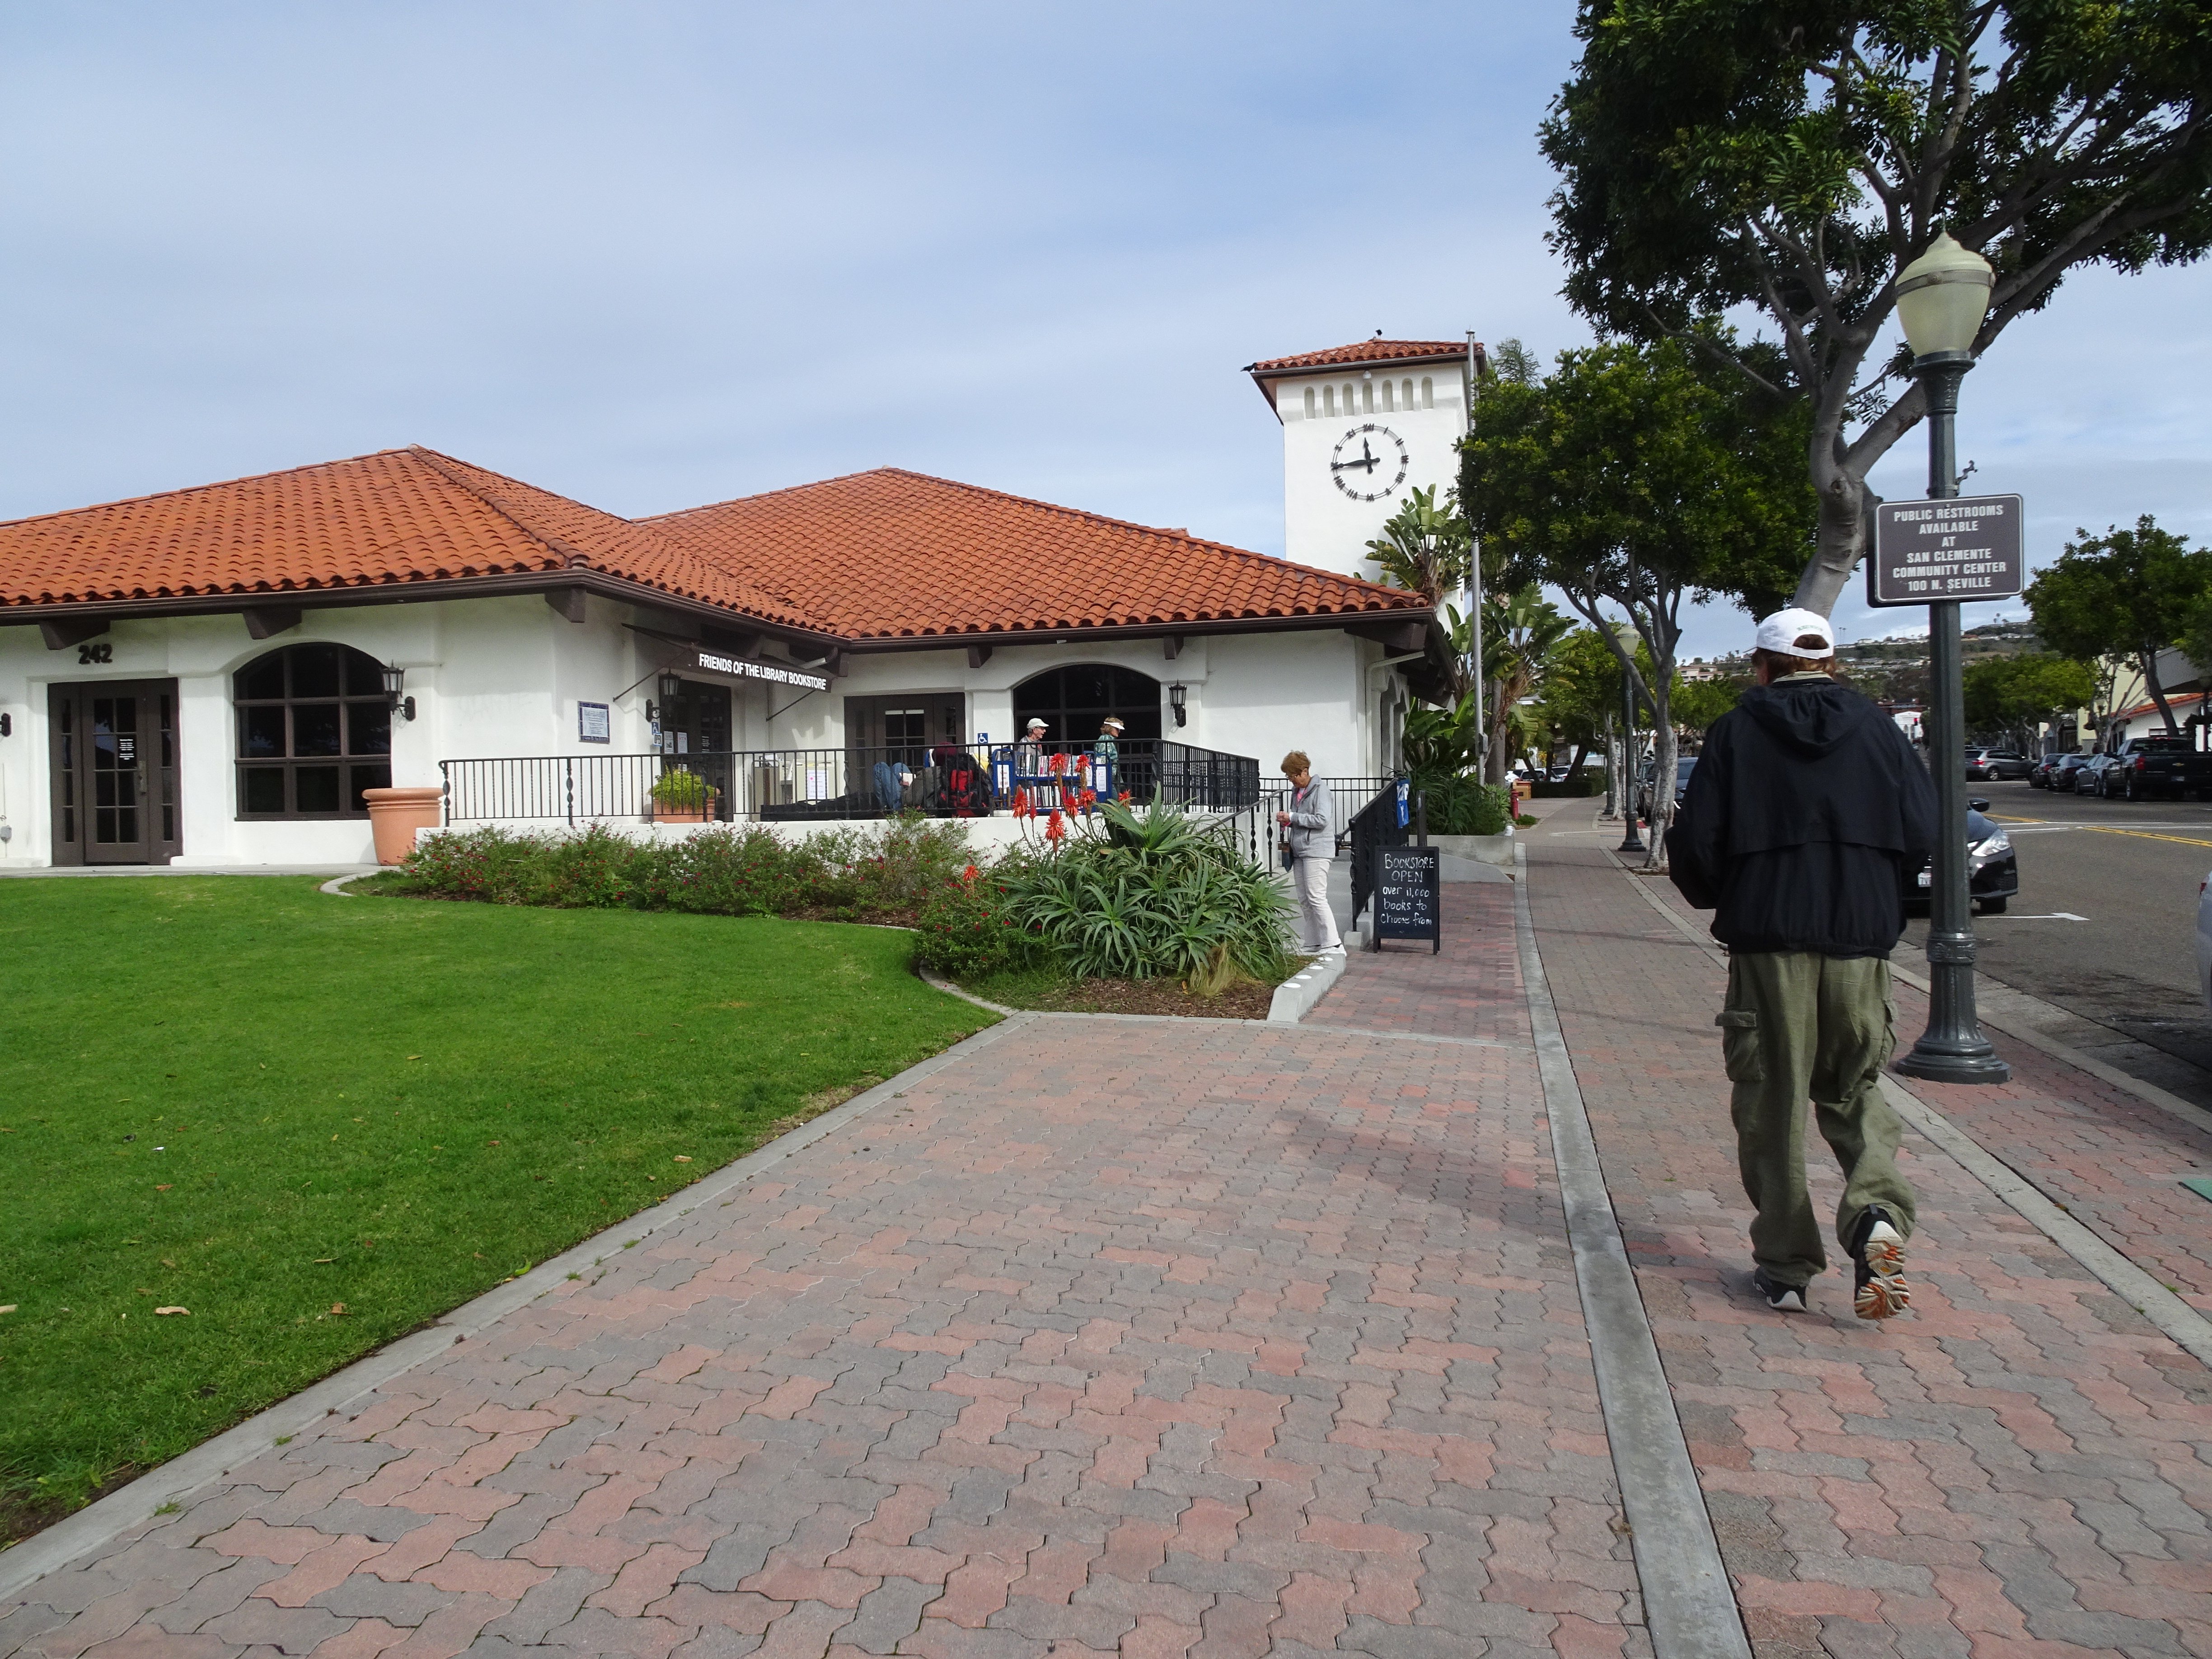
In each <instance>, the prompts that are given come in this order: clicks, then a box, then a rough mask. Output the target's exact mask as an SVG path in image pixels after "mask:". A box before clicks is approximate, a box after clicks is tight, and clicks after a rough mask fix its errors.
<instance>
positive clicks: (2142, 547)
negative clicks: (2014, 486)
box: [2027, 513, 2212, 733]
mask: <svg viewBox="0 0 2212 1659" xmlns="http://www.w3.org/2000/svg"><path fill="white" fill-rule="evenodd" d="M2074 534H2075V536H2076V537H2077V538H2079V539H2077V540H2075V541H2070V542H2069V543H2067V544H2066V550H2065V551H2064V552H2063V553H2062V554H2060V555H2059V556H2058V557H2057V561H2056V562H2053V563H2051V564H2050V565H2047V566H2045V568H2044V569H2043V570H2042V572H2041V573H2040V574H2038V575H2037V577H2036V579H2035V580H2033V581H2032V582H2030V583H2029V584H2028V585H2027V605H2028V611H2029V613H2030V614H2031V615H2033V617H2034V618H2035V632H2036V635H2037V637H2038V638H2039V639H2040V640H2042V641H2043V642H2044V643H2045V645H2047V646H2049V647H2051V649H2052V650H2054V651H2056V652H2057V653H2059V654H2060V655H2062V656H2067V657H2074V658H2078V659H2083V660H2089V659H2095V658H2099V657H2116V658H2118V659H2121V660H2122V661H2124V662H2127V663H2130V664H2131V665H2133V666H2134V668H2135V670H2136V672H2137V673H2139V674H2141V675H2142V681H2143V690H2146V691H2148V693H2149V694H2150V700H2151V702H2153V703H2154V704H2155V705H2157V708H2158V712H2159V717H2160V719H2161V720H2164V721H2165V722H2166V730H2167V732H2175V733H2178V732H2179V727H2178V726H2176V725H2175V724H2174V720H2173V709H2172V707H2171V706H2170V705H2169V704H2168V703H2167V702H2166V687H2165V686H2164V684H2161V683H2160V678H2159V672H2158V657H2159V653H2160V652H2161V651H2168V650H2171V649H2172V648H2173V647H2175V646H2177V645H2179V644H2180V643H2181V641H2182V639H2183V636H2184V635H2185V634H2186V633H2187V632H2188V630H2189V628H2190V623H2191V621H2192V619H2193V618H2195V617H2197V615H2198V614H2199V613H2200V612H2201V611H2203V608H2204V606H2205V605H2206V603H2207V600H2208V599H2212V550H2205V549H2203V548H2191V546H2190V545H2189V542H2188V539H2187V538H2185V537H2182V536H2177V535H2175V534H2174V533H2173V532H2172V531H2170V530H2160V528H2159V527H2158V521H2157V520H2154V518H2152V517H2151V516H2150V514H2149V513H2144V514H2143V515H2142V517H2141V518H2139V519H2137V520H2136V527H2135V528H2134V529H2133V530H2121V529H2118V528H2113V529H2111V530H2108V531H2106V532H2105V534H2103V535H2101V536H2092V535H2091V534H2090V533H2089V532H2087V531H2086V530H2077V531H2075V532H2074Z"/></svg>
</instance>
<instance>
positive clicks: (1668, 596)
mask: <svg viewBox="0 0 2212 1659" xmlns="http://www.w3.org/2000/svg"><path fill="white" fill-rule="evenodd" d="M1763 404H1765V394H1764V393H1762V392H1759V391H1758V390H1757V389H1756V388H1754V387H1752V386H1748V385H1747V384H1746V383H1745V382H1743V381H1742V380H1740V379H1737V378H1735V377H1734V376H1732V375H1729V374H1726V373H1725V372H1724V371H1722V370H1718V369H1716V368H1713V367H1711V365H1710V364H1706V363H1700V362H1695V361H1693V360H1692V357H1691V356H1690V355H1689V352H1688V350H1687V349H1686V348H1685V347H1683V346H1682V345H1680V344H1679V343H1675V342H1674V341H1662V342H1660V343H1657V344H1656V345H1638V344H1633V343H1613V344H1608V345H1601V346H1597V347H1594V348H1592V349H1589V350H1585V351H1570V352H1563V353H1562V354H1560V356H1559V367H1558V368H1557V369H1556V370H1555V371H1554V372H1553V374H1552V375H1551V376H1550V377H1549V378H1548V379H1547V380H1543V381H1541V383H1537V384H1534V385H1528V386H1515V385H1501V386H1491V387H1488V388H1486V390H1485V391H1484V392H1483V393H1482V395H1481V396H1480V398H1478V399H1476V402H1475V409H1474V430H1473V431H1472V432H1471V433H1470V434H1469V435H1468V439H1467V441H1466V443H1465V445H1464V447H1463V448H1462V454H1461V461H1460V499H1461V501H1462V503H1463V504H1464V506H1465V507H1466V510H1467V513H1468V520H1469V522H1470V523H1471V524H1472V525H1473V526H1474V533H1475V534H1476V536H1477V537H1479V538H1480V539H1481V542H1482V544H1483V549H1484V555H1485V562H1486V563H1487V562H1489V561H1490V558H1491V557H1492V555H1493V554H1495V555H1496V556H1498V559H1499V561H1500V562H1501V563H1502V564H1504V565H1506V566H1509V567H1510V568H1513V569H1514V570H1516V571H1517V572H1520V573H1522V580H1524V581H1525V580H1540V581H1541V582H1543V583H1545V584H1547V586H1552V587H1555V588H1557V589H1558V590H1559V592H1561V593H1563V594H1564V595H1565V598H1566V600H1567V603H1568V604H1569V605H1571V606H1573V608H1574V609H1575V611H1577V613H1579V614H1580V615H1581V617H1583V620H1584V621H1586V622H1587V623H1589V625H1590V626H1591V628H1592V629H1595V630H1596V632H1597V633H1598V635H1600V637H1601V639H1602V640H1603V641H1605V642H1606V644H1607V648H1608V649H1610V650H1611V651H1612V653H1613V659H1614V660H1615V662H1616V663H1617V664H1619V665H1620V669H1621V671H1622V672H1623V673H1624V674H1625V675H1626V678H1627V680H1628V683H1629V684H1630V686H1631V688H1632V690H1633V691H1634V693H1635V695H1636V697H1637V700H1638V702H1641V703H1643V704H1644V706H1646V707H1647V708H1650V710H1651V711H1652V717H1653V718H1652V728H1653V732H1654V735H1655V739H1656V743H1657V745H1658V749H1659V755H1658V765H1659V769H1660V775H1662V776H1672V775H1673V770H1672V769H1673V767H1674V726H1673V722H1672V718H1671V713H1670V708H1669V696H1670V691H1671V688H1672V687H1673V685H1674V648H1675V645H1676V642H1677V641H1679V640H1680V638H1681V633H1682V625H1681V608H1682V602H1683V600H1684V599H1686V598H1692V597H1694V598H1695V599H1697V600H1699V602H1702V601H1703V600H1704V599H1707V598H1709V597H1711V595H1713V594H1716V593H1721V594H1727V595H1730V596H1732V597H1735V598H1736V599H1738V600H1739V601H1740V602H1741V603H1742V604H1744V605H1745V606H1746V608H1747V609H1750V610H1752V611H1754V613H1756V612H1757V611H1758V610H1759V608H1760V607H1761V606H1765V608H1767V609H1772V608H1773V602H1774V601H1775V600H1776V599H1778V592H1777V591H1776V590H1777V589H1778V587H1779V586H1780V585H1781V584H1782V583H1784V582H1786V581H1787V580H1788V579H1789V577H1790V574H1792V573H1794V572H1795V570H1796V567H1797V566H1798V564H1799V563H1800V562H1802V559H1803V556H1804V549H1805V547H1806V544H1808V541H1809V539H1810V535H1811V527H1812V520H1813V506H1812V501H1811V500H1810V496H1811V488H1810V486H1809V485H1808V483H1806V480H1805V476H1804V471H1803V469H1802V466H1801V465H1798V463H1797V461H1796V455H1797V454H1798V453H1800V452H1799V451H1798V450H1797V449H1796V447H1795V445H1794V444H1792V443H1791V442H1790V441H1789V431H1790V428H1789V423H1788V422H1787V421H1786V420H1782V419H1777V418H1775V417H1774V416H1773V415H1772V412H1771V410H1768V409H1766V408H1765V407H1763V406H1762V405H1763ZM1614 611H1625V612H1626V614H1627V617H1628V618H1629V620H1630V621H1631V622H1632V623H1633V624H1634V627H1635V633H1636V635H1637V636H1638V638H1639V639H1640V640H1641V642H1642V644H1643V647H1644V653H1646V660H1645V661H1644V662H1643V663H1639V662H1638V659H1637V653H1635V652H1633V651H1632V649H1631V647H1630V646H1629V645H1628V644H1627V643H1626V642H1624V641H1622V640H1621V639H1620V636H1619V635H1617V634H1616V633H1615V632H1614V628H1613V612H1614ZM1653 810H1654V811H1655V812H1656V813H1657V814H1659V817H1660V822H1659V823H1658V825H1657V826H1656V828H1657V829H1659V831H1660V832H1661V833H1660V834H1656V835H1655V836H1653V838H1652V843H1651V847H1652V851H1651V865H1652V866H1653V867H1657V866H1662V865H1663V864H1664V862H1665V858H1666V854H1665V850H1664V844H1663V832H1664V826H1665V820H1666V819H1667V818H1668V817H1671V816H1672V815H1673V812H1674V795H1673V793H1672V792H1671V791H1668V790H1660V791H1658V792H1657V799H1656V803H1655V805H1654V808H1653Z"/></svg>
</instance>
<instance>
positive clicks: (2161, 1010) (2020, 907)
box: [1897, 782, 2212, 1106]
mask: <svg viewBox="0 0 2212 1659" xmlns="http://www.w3.org/2000/svg"><path fill="white" fill-rule="evenodd" d="M1967 792H1968V793H1970V794H1972V795H1977V796H1987V797H1988V798H1989V801H1990V808H1989V815H1990V817H1992V818H1995V819H1996V821H1997V822H1998V823H2002V824H2003V825H2004V827H2005V829H2006V832H2007V834H2008V835H2009V836H2011V838H2012V842H2013V846H2014V848H2015V849H2016V853H2017V856H2018V858H2019V860H2020V896H2018V897H2017V898H2015V899H2014V900H2013V901H2012V902H2011V904H2010V905H2009V906H2008V908H2007V910H2006V912H2005V913H2004V914H2003V915H1978V916H1976V917H1975V918H1974V933H1975V936H1976V937H1977V938H1978V939H1979V940H1980V941H1981V967H1982V969H1983V971H1984V973H1986V974H1987V975H1989V976H1990V978H1992V979H1995V980H1997V981H2001V982H2002V983H2003V984H2006V985H2009V986H2011V987H2013V988H2014V989H2015V990H2019V991H2024V992H2027V994H2030V995H2031V996H2035V997H2039V998H2041V999H2042V1000H2044V1001H2045V1002H2049V1003H2053V1004H2056V1005H2057V1006H2059V1007H2061V1008H2063V1009H2065V1010H2067V1011H2068V1012H2069V1013H2072V1014H2075V1015H2076V1016H2079V1017H2080V1018H2081V1019H2082V1020H2085V1021H2089V1022H2093V1024H2094V1025H2096V1026H2101V1027H2104V1028H2106V1030H2109V1031H2110V1032H2111V1033H2112V1042H2110V1043H2109V1045H2107V1044H2106V1043H2104V1042H2101V1041H2100V1040H2099V1038H2098V1034H2097V1033H2095V1032H2094V1031H2093V1030H2091V1031H2084V1030H2075V1032H2074V1033H2073V1034H2072V1035H2071V1036H2069V1041H2073V1042H2076V1043H2077V1044H2080V1045H2083V1046H2087V1045H2088V1044H2090V1043H2092V1042H2094V1043H2095V1044H2096V1048H2097V1052H2099V1053H2100V1055H2101V1057H2102V1058H2104V1059H2106V1060H2108V1061H2109V1062H2110V1063H2112V1064H2113V1065H2116V1066H2120V1067H2121V1069H2123V1070H2124V1071H2128V1072H2130V1073H2133V1074H2135V1075H2136V1076H2140V1077H2142V1078H2144V1079H2146V1080H2147V1081H2149V1082H2153V1083H2156V1084H2158V1085H2160V1086H2161V1087H2164V1088H2167V1089H2171V1090H2173V1091H2175V1092H2177V1093H2179V1094H2181V1095H2183V1096H2184V1097H2185V1098H2189V1099H2193V1100H2196V1101H2197V1102H2198V1103H2200V1104H2203V1105H2208V1106H2212V1013H2208V1011H2207V1009H2206V1007H2205V1006H2204V1000H2203V992H2202V990H2201V989H2200V988H2199V987H2198V985H2197V942H2196V941H2197V885H2198V884H2199V883H2200V882H2202V881H2203V879H2204V878H2205V876H2206V874H2207V872H2212V803H2208V802H2203V801H2194V800H2192V801H2124V800H2102V799H2097V798H2096V797H2094V796H2078V797H2077V796H2074V795H2061V794H2054V793H2051V792H2050V791H2048V790H2043V789H2031V788H2030V787H2028V786H2027V784H2026V783H2025V782H2007V783H1999V782H1973V783H1970V784H1968V785H1967ZM1927 936H1928V921H1927V918H1926V917H1925V916H1924V915H1922V916H1916V917H1913V918H1911V921H1909V922H1908V924H1907V926H1906V930H1905V939H1904V941H1903V942H1902V943H1901V944H1900V945H1899V949H1898V955H1897V959H1898V960H1899V961H1900V962H1902V963H1905V964H1906V965H1908V966H1911V967H1913V968H1915V969H1918V970H1920V971H1923V972H1924V971H1925V969H1926V967H1927V960H1926V957H1925V954H1924V953H1925V949H1926V945H1927ZM1908 1035H1909V1034H1905V1033H1900V1036H1908Z"/></svg>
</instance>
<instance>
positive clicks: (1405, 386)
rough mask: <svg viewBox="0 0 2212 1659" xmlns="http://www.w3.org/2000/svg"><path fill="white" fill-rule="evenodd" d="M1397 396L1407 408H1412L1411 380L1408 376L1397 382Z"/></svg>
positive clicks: (1411, 377)
mask: <svg viewBox="0 0 2212 1659" xmlns="http://www.w3.org/2000/svg"><path fill="white" fill-rule="evenodd" d="M1399 396H1400V398H1401V400H1402V401H1403V402H1404V404H1405V405H1406V407H1407V408H1408V409H1411V408H1412V407H1413V376H1411V375H1410V374H1409V375H1407V377H1406V379H1405V380H1401V381H1400V382H1399Z"/></svg>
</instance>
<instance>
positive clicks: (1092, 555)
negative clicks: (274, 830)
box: [0, 448, 1425, 640]
mask: <svg viewBox="0 0 2212 1659" xmlns="http://www.w3.org/2000/svg"><path fill="white" fill-rule="evenodd" d="M587 573H597V574H602V575H606V576H611V577H616V578H619V579H621V580H623V581H624V582H625V583H635V584H641V585H643V586H647V587H650V588H653V589H655V590H658V591H659V592H664V593H667V594H670V595H673V596H676V597H678V598H681V599H688V600H690V601H692V602H694V603H696V604H699V605H708V606H712V607H714V608H715V609H717V610H720V611H726V612H728V613H730V614H731V615H732V617H733V618H743V619H748V620H751V621H755V622H758V623H766V624H768V625H769V626H771V627H781V628H785V629H792V630H794V631H799V632H804V633H808V634H812V635H836V636H839V637H843V638H847V639H852V640H863V639H881V640H895V639H921V638H930V637H935V636H941V635H975V634H1012V633H1028V632H1040V631H1047V630H1049V631H1054V632H1057V631H1060V630H1062V629H1085V628H1126V627H1148V626H1170V625H1173V624H1176V623H1206V622H1213V623H1219V622H1231V621H1238V620H1273V619H1296V618H1304V617H1333V616H1353V615H1360V614H1372V613H1382V612H1400V613H1403V612H1407V611H1412V612H1415V613H1419V612H1421V611H1424V610H1425V606H1424V605H1423V604H1422V601H1421V599H1420V597H1419V595H1418V594H1414V593H1409V592H1404V591H1402V590H1401V589H1398V588H1391V587H1380V586H1376V585H1374V584H1373V583H1370V582H1363V581H1358V580H1354V579H1352V578H1351V577H1348V576H1339V575H1334V574H1330V573H1328V572H1327V571H1322V570H1313V569H1309V568H1306V567H1305V566H1303V565H1295V564H1290V563H1287V562H1285V561H1283V560H1281V559H1273V558H1268V557H1266V556H1263V555H1261V554H1257V553H1248V552H1245V551H1243V550H1242V549H1239V548H1234V547H1227V546H1225V545H1223V544H1220V543H1218V542H1209V541H1205V540H1202V539H1200V538H1197V537H1194V536H1191V535H1189V534H1188V533H1187V532H1182V531H1176V530H1155V529H1151V528H1148V527H1146V526H1143V525H1134V524H1125V523H1123V522H1121V520H1116V519H1107V518H1102V517H1100V516H1099V515H1097V513H1079V512H1075V511H1073V510H1072V509H1070V508H1067V507H1053V506H1050V505H1048V504H1047V503H1045V502H1042V501H1024V500H1023V499H1022V498H1021V497H1019V496H1016V495H1002V494H1000V492H998V491H997V490H992V489H977V488H975V486H973V485H969V484H961V483H950V482H948V481H946V480H945V479H942V478H932V477H926V476H924V475H922V474H921V473H915V472H904V471H897V470H896V469H890V468H886V469H884V470H882V471H874V472H861V473H855V474H854V475H853V476H851V477H843V478H832V479H829V480H828V481H827V482H825V483H816V484H805V485H802V486H800V487H799V488H798V489H784V490H778V491H776V492H775V493H773V494H770V495H754V496H749V497H746V498H744V499H742V500H738V501H724V502H722V503H720V505H717V506H713V507H694V508H691V509H690V511H688V512H684V513H669V514H666V515H665V516H663V517H661V518H658V519H648V520H627V519H620V518H617V517H616V516H615V515H614V514H613V513H603V512H600V511H599V509H598V508H596V507H586V506H585V505H583V504H582V503H581V502H580V501H570V500H569V499H568V498H567V497H566V496H562V495H554V494H552V493H551V492H550V491H548V490H544V489H538V488H537V487H536V486H535V485H532V484H526V483H521V482H520V480H518V479H514V478H509V477H502V476H501V474H499V473H496V472H489V471H485V470H484V469H483V468H482V467H477V466H471V465H469V464H468V463H466V462H465V461H458V460H455V459H453V458H451V457H450V456H446V455H441V454H439V453H436V452H435V451H433V450H428V449H422V448H411V449H387V450H383V451H380V452H379V453H376V454H374V455H361V456H356V457H355V458H354V459H351V460H344V461H330V462H326V463H325V464H323V465H319V466H304V467H298V468H295V469H294V470H293V471H289V472H271V473H264V474H263V475H262V476H260V477H252V478H239V479H234V480H233V481H231V482H230V483H217V484H204V485H201V486H199V487H198V488H196V489H178V490H171V491H169V492H167V494H164V495H145V496H140V497H138V498H137V499H135V500H131V501H112V502H109V503H107V504H106V505H105V506H100V507H80V508H77V509H76V510H74V511H71V512H67V513H49V514H46V516H44V517H41V518H35V519H19V520H15V521H14V522H13V523H6V524H0V617H4V616H5V615H6V613H7V612H8V611H10V610H31V609H34V608H38V609H43V608H45V607H47V606H55V605H114V604H125V605H127V604H131V603H132V602H141V603H148V604H149V605H151V606H153V607H154V608H157V609H158V608H159V606H160V605H161V602H162V601H164V600H176V599H199V600H205V599H210V598H213V599H224V598H229V597H236V598H237V599H240V601H241V602H251V601H255V600H260V601H264V602H265V601H267V600H269V599H276V598H281V597H283V596H285V595H290V594H306V593H314V592H334V591H343V590H346V589H361V588H384V587H390V586H401V585H408V586H412V585H416V584H430V583H436V582H441V581H449V580H462V579H467V578H482V577H493V578H496V577H514V576H537V577H544V578H559V577H562V576H568V577H572V578H573V577H576V576H581V575H584V574H587ZM549 585H550V584H549ZM26 620H28V618H26Z"/></svg>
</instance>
